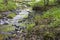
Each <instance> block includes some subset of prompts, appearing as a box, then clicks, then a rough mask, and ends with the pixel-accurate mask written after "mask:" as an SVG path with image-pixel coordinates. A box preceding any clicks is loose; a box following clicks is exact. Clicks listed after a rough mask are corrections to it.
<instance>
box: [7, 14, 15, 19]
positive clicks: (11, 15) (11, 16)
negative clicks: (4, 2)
mask: <svg viewBox="0 0 60 40" xmlns="http://www.w3.org/2000/svg"><path fill="white" fill-rule="evenodd" d="M15 16H16V14H15V13H10V14H9V15H7V17H8V18H11V19H12V18H13V17H15Z"/></svg>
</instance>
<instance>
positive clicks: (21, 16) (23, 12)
mask: <svg viewBox="0 0 60 40" xmlns="http://www.w3.org/2000/svg"><path fill="white" fill-rule="evenodd" d="M17 6H18V5H17ZM25 7H27V6H26V5H25ZM9 12H10V11H9ZM13 12H15V13H16V16H15V17H13V19H8V18H6V17H4V18H3V19H0V25H5V24H7V25H12V26H14V27H15V30H14V31H10V32H2V31H0V34H8V35H11V34H16V35H18V34H20V33H21V32H22V31H21V30H24V29H26V27H25V26H24V27H21V26H20V24H21V23H22V22H25V21H26V20H27V19H26V18H28V16H29V14H30V13H31V12H32V10H30V9H27V8H24V9H16V10H15V11H13ZM19 20H20V22H19ZM17 37H19V35H18V36H17ZM4 40H5V39H4ZM8 40H10V39H9V38H8Z"/></svg>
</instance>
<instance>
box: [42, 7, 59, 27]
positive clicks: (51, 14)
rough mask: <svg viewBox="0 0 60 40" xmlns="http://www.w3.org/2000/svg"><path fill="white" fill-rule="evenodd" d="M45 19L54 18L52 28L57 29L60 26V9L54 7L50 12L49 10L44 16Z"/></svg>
mask: <svg viewBox="0 0 60 40" xmlns="http://www.w3.org/2000/svg"><path fill="white" fill-rule="evenodd" d="M42 17H43V18H50V17H52V18H53V19H52V20H54V21H53V22H51V23H50V25H51V26H53V27H56V26H59V25H60V8H59V7H54V8H52V9H50V10H48V11H47V12H45V14H43V16H42Z"/></svg>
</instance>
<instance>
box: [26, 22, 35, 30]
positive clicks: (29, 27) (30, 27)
mask: <svg viewBox="0 0 60 40" xmlns="http://www.w3.org/2000/svg"><path fill="white" fill-rule="evenodd" d="M34 26H35V23H32V24H28V25H27V30H28V31H31V29H32V28H33V27H34Z"/></svg>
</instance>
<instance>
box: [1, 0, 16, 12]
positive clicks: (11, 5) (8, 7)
mask: <svg viewBox="0 0 60 40" xmlns="http://www.w3.org/2000/svg"><path fill="white" fill-rule="evenodd" d="M0 1H1V3H0V11H7V10H13V9H16V5H15V2H13V1H10V0H8V3H7V5H5V4H4V1H2V0H0Z"/></svg>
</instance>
